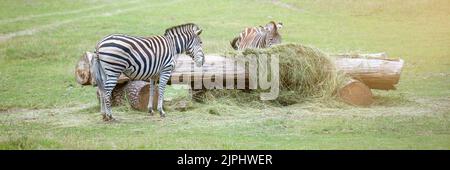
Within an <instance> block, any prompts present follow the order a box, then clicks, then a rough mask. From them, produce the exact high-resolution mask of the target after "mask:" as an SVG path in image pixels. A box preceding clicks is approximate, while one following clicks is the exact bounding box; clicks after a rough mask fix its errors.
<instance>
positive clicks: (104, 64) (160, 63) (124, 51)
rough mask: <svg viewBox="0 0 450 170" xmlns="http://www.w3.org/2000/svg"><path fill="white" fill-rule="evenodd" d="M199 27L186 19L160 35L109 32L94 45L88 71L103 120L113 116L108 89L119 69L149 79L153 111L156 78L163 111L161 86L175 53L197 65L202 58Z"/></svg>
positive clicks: (134, 78)
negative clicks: (90, 65)
mask: <svg viewBox="0 0 450 170" xmlns="http://www.w3.org/2000/svg"><path fill="white" fill-rule="evenodd" d="M201 32H202V30H201V29H200V28H199V27H198V26H197V25H195V24H192V23H189V24H184V25H179V26H174V27H171V28H169V29H166V32H165V34H164V35H163V36H153V37H147V38H143V37H134V36H127V35H120V34H113V35H109V36H107V37H105V38H103V40H101V41H100V42H99V43H98V44H97V46H96V49H95V52H96V56H95V57H94V61H93V67H92V69H93V70H92V71H93V72H94V75H95V78H96V84H97V86H98V87H99V90H100V104H101V112H102V115H103V120H105V121H109V120H114V118H113V117H112V112H111V93H112V90H113V89H114V87H115V86H116V84H117V79H118V77H119V75H120V74H121V73H123V74H125V75H126V76H128V77H129V78H130V79H131V80H149V81H150V96H149V103H148V112H149V113H150V114H151V115H153V105H152V103H153V102H152V101H153V94H154V93H153V90H154V86H155V84H156V81H157V80H158V78H159V100H158V108H157V109H158V111H159V113H160V116H161V117H165V113H164V111H163V99H164V89H165V86H166V84H167V81H168V80H169V78H170V74H171V72H172V70H173V69H174V67H175V63H174V62H175V58H174V57H175V55H177V54H180V53H183V52H186V54H188V55H189V56H190V57H191V58H192V59H193V60H194V61H195V64H196V66H197V67H201V66H202V65H203V63H204V62H205V59H204V54H203V50H202V41H201V39H200V36H199V35H200V33H201Z"/></svg>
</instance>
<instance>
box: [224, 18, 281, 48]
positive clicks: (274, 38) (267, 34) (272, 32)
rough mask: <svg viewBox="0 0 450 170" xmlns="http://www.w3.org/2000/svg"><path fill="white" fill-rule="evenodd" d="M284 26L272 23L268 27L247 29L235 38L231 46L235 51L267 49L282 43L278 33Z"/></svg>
mask: <svg viewBox="0 0 450 170" xmlns="http://www.w3.org/2000/svg"><path fill="white" fill-rule="evenodd" d="M282 27H283V24H282V23H281V22H280V23H275V22H274V21H270V22H269V23H267V24H266V26H264V27H263V26H259V27H250V28H245V30H244V31H243V32H241V33H240V34H239V36H238V37H236V38H234V39H233V40H232V41H231V42H230V44H231V47H233V48H234V49H235V50H242V49H245V48H267V47H270V46H272V45H275V44H279V43H281V36H280V34H279V33H278V30H280V29H281V28H282Z"/></svg>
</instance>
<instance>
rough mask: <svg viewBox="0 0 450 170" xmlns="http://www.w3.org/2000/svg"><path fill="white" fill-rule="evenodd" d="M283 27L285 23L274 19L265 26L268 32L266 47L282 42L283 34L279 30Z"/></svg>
mask: <svg viewBox="0 0 450 170" xmlns="http://www.w3.org/2000/svg"><path fill="white" fill-rule="evenodd" d="M281 28H283V23H281V22H279V23H275V22H274V21H270V22H269V23H268V24H266V26H264V31H265V32H266V39H265V40H266V47H271V46H272V45H276V44H280V43H281V35H280V33H278V30H280V29H281Z"/></svg>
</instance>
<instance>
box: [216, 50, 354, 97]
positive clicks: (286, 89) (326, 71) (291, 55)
mask: <svg viewBox="0 0 450 170" xmlns="http://www.w3.org/2000/svg"><path fill="white" fill-rule="evenodd" d="M227 55H228V56H230V55H234V56H236V57H239V56H241V57H242V56H247V55H255V56H256V57H258V56H261V55H266V56H268V57H269V58H271V57H276V56H278V57H279V71H280V74H279V76H280V77H279V79H280V95H279V97H278V98H277V100H276V101H278V102H280V103H281V104H293V103H298V102H301V101H305V100H309V99H317V98H320V99H329V98H334V96H335V95H336V92H337V90H338V89H339V87H340V86H342V85H343V83H344V82H346V80H347V77H345V76H344V74H342V73H340V72H338V71H336V69H335V66H334V61H333V60H332V59H331V58H330V57H329V56H328V55H326V54H325V53H323V52H321V51H319V50H318V49H316V48H313V47H308V46H304V45H300V44H281V45H277V46H274V47H271V48H266V49H246V50H244V51H242V52H228V54H227ZM255 92H256V93H258V92H261V91H259V90H256V91H255ZM216 94H218V95H219V96H221V95H223V92H222V93H220V94H219V93H216ZM210 95H211V94H210ZM235 95H236V94H234V93H233V95H232V96H233V97H237V96H235ZM243 95H247V96H248V94H243ZM252 96H255V95H252Z"/></svg>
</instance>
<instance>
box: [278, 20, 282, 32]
mask: <svg viewBox="0 0 450 170" xmlns="http://www.w3.org/2000/svg"><path fill="white" fill-rule="evenodd" d="M281 28H283V23H281V22H279V23H278V24H277V30H280V29H281Z"/></svg>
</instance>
